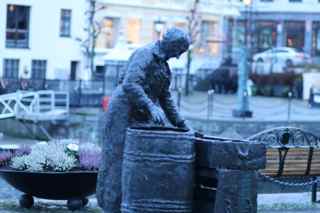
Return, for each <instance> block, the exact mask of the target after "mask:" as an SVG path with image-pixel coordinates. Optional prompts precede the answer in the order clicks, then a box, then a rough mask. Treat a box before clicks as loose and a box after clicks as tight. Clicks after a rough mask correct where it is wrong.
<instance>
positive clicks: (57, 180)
mask: <svg viewBox="0 0 320 213" xmlns="http://www.w3.org/2000/svg"><path fill="white" fill-rule="evenodd" d="M0 175H1V176H2V177H3V179H5V180H6V181H7V182H8V183H9V184H10V185H11V186H13V187H14V188H16V189H18V190H19V191H22V192H24V193H25V194H27V195H31V196H34V197H38V198H45V199H52V200H69V199H72V198H85V197H87V196H90V195H92V194H94V193H95V192H96V183H97V171H70V172H27V171H15V170H11V169H1V168H0Z"/></svg>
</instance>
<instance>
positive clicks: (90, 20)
mask: <svg viewBox="0 0 320 213" xmlns="http://www.w3.org/2000/svg"><path fill="white" fill-rule="evenodd" d="M86 1H87V7H88V9H87V10H86V11H85V17H86V27H85V28H84V31H85V32H86V34H87V36H86V38H85V39H84V40H81V39H80V41H81V42H82V44H81V46H82V47H83V49H84V54H85V56H86V59H87V63H86V68H87V69H88V70H90V71H91V73H93V72H94V71H95V66H94V59H95V49H96V41H97V38H98V36H99V34H100V32H101V28H102V26H101V22H99V21H97V20H96V14H97V12H98V11H101V10H104V9H106V6H104V5H102V6H98V3H99V2H98V0H86Z"/></svg>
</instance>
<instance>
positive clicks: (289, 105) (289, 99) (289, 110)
mask: <svg viewBox="0 0 320 213" xmlns="http://www.w3.org/2000/svg"><path fill="white" fill-rule="evenodd" d="M291 105H292V92H291V91H289V92H288V115H287V121H288V122H290V120H291Z"/></svg>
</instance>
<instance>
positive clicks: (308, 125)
mask: <svg viewBox="0 0 320 213" xmlns="http://www.w3.org/2000/svg"><path fill="white" fill-rule="evenodd" d="M104 118H105V115H104V112H102V110H101V109H100V108H79V109H72V111H71V115H70V119H69V120H68V121H65V122H54V121H52V122H46V123H41V124H42V126H43V127H44V128H45V129H46V130H48V132H49V133H50V135H52V137H54V138H66V137H67V138H79V139H81V140H84V141H88V140H89V141H96V142H101V141H102V137H103V123H104ZM187 122H188V123H189V124H190V126H191V127H192V128H193V129H194V130H196V131H200V132H202V133H204V134H208V135H214V136H220V137H228V138H246V137H248V136H251V135H253V134H256V133H258V132H261V131H263V130H266V129H270V128H275V127H280V126H293V127H298V128H302V129H304V130H307V131H310V132H312V133H314V134H316V135H320V121H292V122H290V123H288V122H285V121H250V120H236V119H234V120H205V119H197V118H187ZM0 132H3V133H4V134H8V135H11V136H16V137H26V138H37V139H41V140H43V139H46V137H45V135H44V134H43V133H42V132H41V129H40V128H39V126H37V125H36V124H34V123H30V122H27V123H25V122H22V121H18V120H15V119H7V120H0Z"/></svg>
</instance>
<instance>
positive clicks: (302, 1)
mask: <svg viewBox="0 0 320 213" xmlns="http://www.w3.org/2000/svg"><path fill="white" fill-rule="evenodd" d="M319 11H320V1H319V0H252V1H251V4H248V5H247V6H243V7H242V8H241V16H240V17H239V18H238V19H237V20H234V19H230V20H229V23H230V26H231V27H230V28H229V29H231V30H230V35H232V38H231V36H230V37H229V40H232V51H233V53H235V52H237V49H238V48H239V43H240V42H243V41H244V40H245V39H246V38H248V37H250V44H249V45H250V46H251V47H252V52H253V53H256V52H261V51H264V50H266V49H269V48H271V47H284V46H287V47H293V48H297V49H300V50H303V51H304V52H306V53H308V54H310V55H311V56H313V57H317V56H320V14H319ZM247 41H248V39H247Z"/></svg>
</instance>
